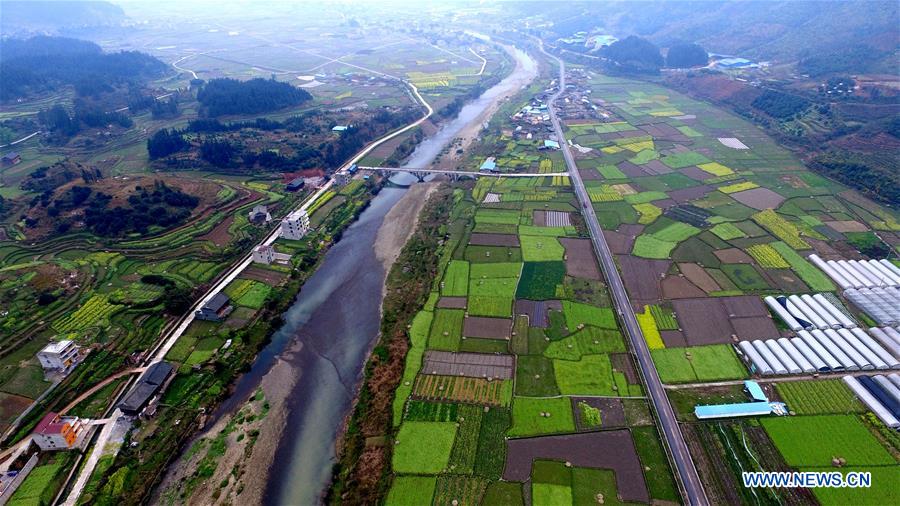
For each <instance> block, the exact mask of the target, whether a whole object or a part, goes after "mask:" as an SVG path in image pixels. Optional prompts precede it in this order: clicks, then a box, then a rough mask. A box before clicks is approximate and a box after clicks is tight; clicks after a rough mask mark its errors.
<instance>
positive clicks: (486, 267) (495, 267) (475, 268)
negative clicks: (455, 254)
mask: <svg viewBox="0 0 900 506" xmlns="http://www.w3.org/2000/svg"><path fill="white" fill-rule="evenodd" d="M521 271H522V263H521V262H497V263H491V264H472V266H471V267H470V271H469V277H470V278H471V281H472V282H475V281H477V280H480V279H491V278H518V277H519V273H520V272H521Z"/></svg>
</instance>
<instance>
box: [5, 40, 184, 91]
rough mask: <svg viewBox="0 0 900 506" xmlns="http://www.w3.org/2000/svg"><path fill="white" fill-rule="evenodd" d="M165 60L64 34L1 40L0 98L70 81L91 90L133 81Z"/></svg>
mask: <svg viewBox="0 0 900 506" xmlns="http://www.w3.org/2000/svg"><path fill="white" fill-rule="evenodd" d="M166 70H167V67H166V65H165V64H164V63H163V62H161V61H159V60H157V59H156V58H154V57H152V56H150V55H148V54H144V53H140V52H137V51H123V52H119V53H103V51H102V50H101V49H100V46H98V45H96V44H94V43H92V42H87V41H83V40H77V39H68V38H63V37H45V36H40V37H33V38H30V39H27V40H19V39H5V40H0V101H9V100H14V99H16V98H21V97H24V96H27V95H29V94H32V93H41V92H46V91H50V90H53V89H54V88H57V87H59V86H60V85H74V86H75V89H76V91H77V92H78V94H79V95H82V96H96V95H98V94H100V93H103V92H105V91H109V90H111V89H112V86H113V85H117V84H120V83H135V82H140V81H142V80H145V79H148V78H152V77H157V76H160V75H162V74H163V73H164V72H166Z"/></svg>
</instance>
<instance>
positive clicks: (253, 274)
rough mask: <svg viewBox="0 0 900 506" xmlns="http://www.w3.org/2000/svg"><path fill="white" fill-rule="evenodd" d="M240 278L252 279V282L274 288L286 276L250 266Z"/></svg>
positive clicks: (282, 273)
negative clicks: (258, 282)
mask: <svg viewBox="0 0 900 506" xmlns="http://www.w3.org/2000/svg"><path fill="white" fill-rule="evenodd" d="M240 277H242V278H246V279H252V280H254V281H260V282H262V283H265V284H267V285H270V286H275V285H277V284H278V283H281V280H283V279H284V278H285V277H287V274H286V273H284V272H278V271H273V270H270V269H263V268H262V267H255V266H252V265H251V266H250V267H248V268H247V269H246V270H245V271H244V272H242V273H241V276H240Z"/></svg>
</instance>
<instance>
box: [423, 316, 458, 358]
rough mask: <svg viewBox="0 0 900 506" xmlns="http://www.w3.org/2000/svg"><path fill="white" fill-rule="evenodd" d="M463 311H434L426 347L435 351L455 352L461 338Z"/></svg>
mask: <svg viewBox="0 0 900 506" xmlns="http://www.w3.org/2000/svg"><path fill="white" fill-rule="evenodd" d="M464 317H465V311H463V310H462V309H435V311H434V320H433V321H432V323H431V332H430V333H429V334H428V347H429V348H434V349H436V350H445V351H456V350H458V349H459V339H460V338H461V337H462V325H463V318H464Z"/></svg>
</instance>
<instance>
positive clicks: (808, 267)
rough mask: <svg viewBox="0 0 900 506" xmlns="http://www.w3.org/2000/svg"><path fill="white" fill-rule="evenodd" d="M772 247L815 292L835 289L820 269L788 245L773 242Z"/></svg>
mask: <svg viewBox="0 0 900 506" xmlns="http://www.w3.org/2000/svg"><path fill="white" fill-rule="evenodd" d="M772 247H773V248H774V249H775V251H777V252H778V254H780V255H781V256H782V258H784V259H785V261H787V263H789V264H790V265H791V268H792V269H793V270H794V271H795V272H796V273H797V275H798V276H800V279H802V280H803V282H805V283H806V284H807V285H809V287H810V288H811V289H813V290H815V291H817V292H830V291H833V290H834V289H835V286H834V283H832V282H831V280H830V279H829V278H828V275H826V274H825V273H824V272H822V270H820V269H819V268H818V267H816V266H814V265H813V264H811V263H809V262H807V261H806V259H805V258H803V257H802V256H800V255H799V254H798V253H797V252H796V251H794V250H793V249H791V247H790V246H788V245H787V244H785V243H783V242H773V243H772Z"/></svg>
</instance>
